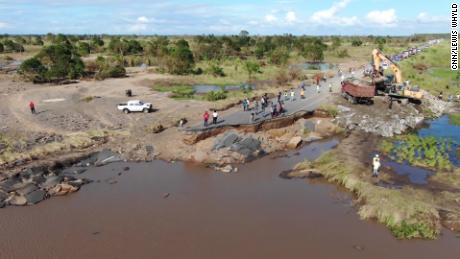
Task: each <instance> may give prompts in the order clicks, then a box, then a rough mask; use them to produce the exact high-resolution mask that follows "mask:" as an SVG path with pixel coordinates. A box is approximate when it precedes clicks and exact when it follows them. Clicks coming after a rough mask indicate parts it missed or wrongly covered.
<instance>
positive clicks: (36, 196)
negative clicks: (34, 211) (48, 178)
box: [24, 190, 46, 205]
mask: <svg viewBox="0 0 460 259" xmlns="http://www.w3.org/2000/svg"><path fill="white" fill-rule="evenodd" d="M24 197H25V198H26V200H27V204H28V205H33V204H37V203H39V202H41V201H42V200H44V199H45V197H46V192H45V191H44V190H35V191H33V192H30V193H28V194H26V195H24Z"/></svg>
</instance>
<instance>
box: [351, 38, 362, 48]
mask: <svg viewBox="0 0 460 259" xmlns="http://www.w3.org/2000/svg"><path fill="white" fill-rule="evenodd" d="M361 45H363V42H362V41H361V40H360V39H353V40H352V41H351V46H353V47H359V46H361Z"/></svg>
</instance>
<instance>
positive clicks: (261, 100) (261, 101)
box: [260, 97, 267, 114]
mask: <svg viewBox="0 0 460 259" xmlns="http://www.w3.org/2000/svg"><path fill="white" fill-rule="evenodd" d="M260 103H261V104H262V113H263V114H264V113H265V107H267V103H266V102H265V98H264V97H262V98H260Z"/></svg>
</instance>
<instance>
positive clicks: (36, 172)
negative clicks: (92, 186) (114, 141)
mask: <svg viewBox="0 0 460 259" xmlns="http://www.w3.org/2000/svg"><path fill="white" fill-rule="evenodd" d="M116 161H120V157H119V156H118V155H117V154H115V153H113V152H111V151H110V150H103V151H101V152H98V153H95V154H93V155H91V156H89V157H87V158H85V159H83V160H81V161H79V162H76V163H74V164H73V165H72V164H70V165H69V164H67V166H69V167H67V168H66V167H65V165H64V164H62V163H56V164H55V165H54V166H50V167H47V166H39V167H34V168H27V169H23V170H22V171H19V172H15V173H13V174H8V175H6V174H1V175H0V176H1V177H0V208H2V207H5V206H7V205H12V206H24V205H33V204H36V203H39V202H41V201H43V200H45V199H47V198H49V197H51V196H58V195H66V194H69V193H72V192H76V191H78V190H79V189H80V187H81V186H83V185H85V184H88V183H89V182H90V181H89V180H88V179H85V178H82V177H81V176H80V174H82V173H84V172H85V171H86V169H87V167H88V166H102V165H106V164H108V163H112V162H116Z"/></svg>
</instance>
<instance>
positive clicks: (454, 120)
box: [449, 113, 460, 126]
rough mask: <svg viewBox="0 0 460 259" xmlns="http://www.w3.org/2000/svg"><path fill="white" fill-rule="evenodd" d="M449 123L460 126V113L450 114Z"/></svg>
mask: <svg viewBox="0 0 460 259" xmlns="http://www.w3.org/2000/svg"><path fill="white" fill-rule="evenodd" d="M449 123H450V124H452V125H459V126H460V113H452V114H449Z"/></svg>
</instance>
